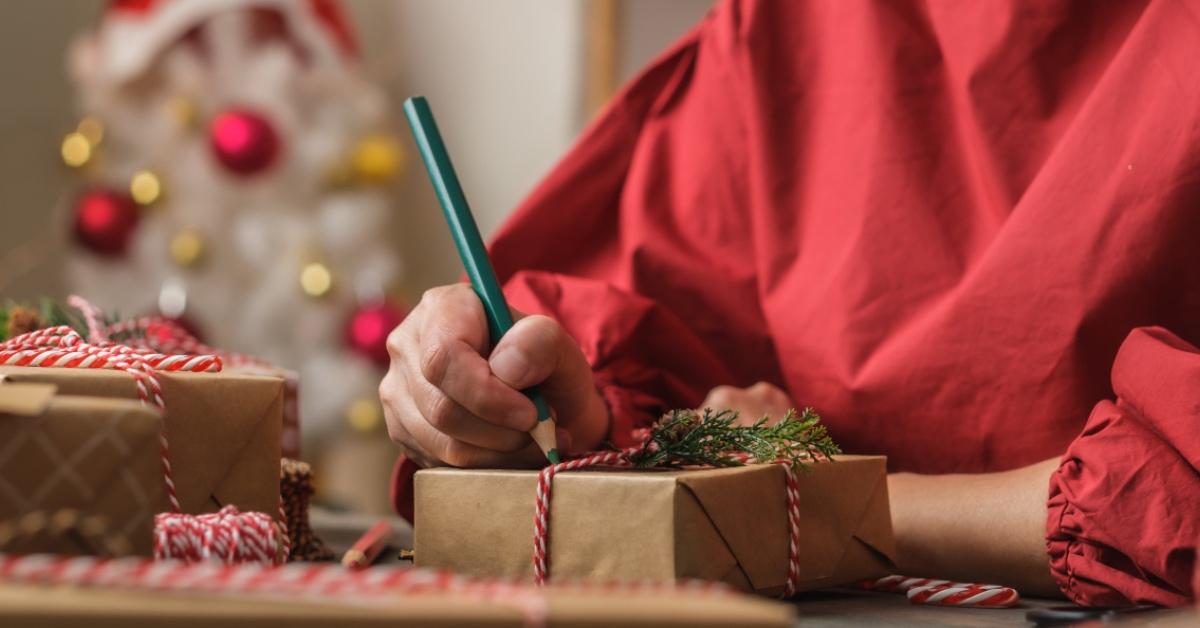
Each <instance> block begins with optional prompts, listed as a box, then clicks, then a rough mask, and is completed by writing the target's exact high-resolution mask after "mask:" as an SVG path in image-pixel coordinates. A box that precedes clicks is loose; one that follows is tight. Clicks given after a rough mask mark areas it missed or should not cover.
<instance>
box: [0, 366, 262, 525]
mask: <svg viewBox="0 0 1200 628" xmlns="http://www.w3.org/2000/svg"><path fill="white" fill-rule="evenodd" d="M0 376H2V377H3V378H4V379H6V380H7V381H9V382H15V383H44V384H53V385H54V386H55V387H56V388H57V390H58V393H59V394H64V395H73V396H87V397H106V398H113V399H127V400H135V399H137V398H138V396H137V387H136V384H135V383H134V380H133V378H132V377H130V375H129V374H127V373H124V372H121V371H115V370H107V369H70V368H27V367H9V366H4V367H0ZM158 377H159V380H160V381H161V383H162V396H163V399H164V400H165V402H166V414H165V416H164V421H165V425H166V429H167V440H168V443H169V446H170V460H171V467H172V470H173V475H174V480H175V487H176V492H177V494H178V496H179V501H180V505H181V506H182V508H183V511H184V512H185V513H188V514H200V513H206V512H214V511H216V510H218V509H220V508H221V506H225V505H230V504H232V505H234V506H237V507H238V508H239V509H240V510H242V511H243V512H246V511H258V512H264V513H267V514H269V515H271V516H273V517H278V512H279V460H280V428H281V423H282V408H283V399H284V395H283V380H282V379H280V378H278V377H266V376H256V375H245V374H228V373H168V372H160V373H159V374H158ZM161 479H162V474H161V470H160V472H159V480H160V481H161ZM163 510H165V508H164V509H163Z"/></svg>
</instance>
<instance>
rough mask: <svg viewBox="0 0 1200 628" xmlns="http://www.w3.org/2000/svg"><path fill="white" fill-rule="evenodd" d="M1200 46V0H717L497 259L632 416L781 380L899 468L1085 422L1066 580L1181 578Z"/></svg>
mask: <svg viewBox="0 0 1200 628" xmlns="http://www.w3.org/2000/svg"><path fill="white" fill-rule="evenodd" d="M1198 59H1200V9H1198V8H1197V7H1196V6H1195V5H1189V4H1187V3H1184V2H1180V1H1178V0H1154V1H1151V2H1148V3H1145V4H1141V3H1099V4H1096V3H1084V4H1080V3H1076V2H1068V1H1059V0H1032V1H1029V2H1009V3H998V2H986V3H961V2H950V1H945V2H943V1H934V0H930V1H926V2H920V1H915V0H914V1H904V2H900V1H893V2H881V3H867V2H857V1H854V2H849V1H847V2H761V3H759V2H749V1H747V2H736V1H733V2H727V3H724V4H721V5H719V6H718V7H717V8H716V9H714V11H713V12H712V13H711V14H710V15H709V17H708V18H707V19H706V20H705V21H704V22H703V23H701V24H700V25H699V26H698V27H697V28H696V29H695V30H694V31H693V32H691V33H690V34H688V35H687V36H686V37H684V38H683V40H682V41H680V42H679V43H678V44H677V45H675V46H674V47H673V48H672V49H671V50H669V51H668V52H667V53H666V54H664V55H663V56H662V57H661V58H660V59H659V60H658V61H657V62H656V63H654V64H653V65H652V66H651V67H650V68H649V69H648V70H646V71H645V72H644V73H643V74H642V75H641V76H640V77H639V78H638V79H637V80H636V81H634V82H633V83H632V84H631V85H630V86H629V87H628V88H627V89H626V90H625V91H624V92H623V93H622V94H621V95H620V96H619V97H618V98H617V99H616V100H615V102H614V103H613V104H612V105H611V106H610V107H609V108H608V110H607V111H606V112H605V113H604V114H603V115H602V116H600V118H599V119H598V120H597V121H596V122H595V123H594V124H593V125H592V126H591V127H590V128H589V129H588V130H587V131H586V132H585V133H584V134H583V136H582V138H581V139H580V140H579V142H578V143H577V145H576V146H575V147H574V148H573V149H572V150H571V151H570V153H568V154H567V155H566V157H565V158H564V159H563V160H562V162H561V163H560V164H559V165H558V166H557V167H556V168H555V169H554V170H553V171H552V172H551V174H550V175H549V177H548V178H547V179H546V180H545V181H544V182H542V183H541V185H539V186H538V188H537V189H536V190H535V191H534V192H533V193H532V195H531V196H530V197H529V198H528V199H527V200H526V201H525V203H524V204H523V205H522V206H521V207H520V208H519V209H518V210H517V211H516V213H515V214H514V215H513V217H512V218H511V220H510V221H509V222H508V224H507V225H506V226H505V227H504V228H503V229H502V230H501V232H500V233H499V235H498V236H497V237H496V239H495V242H494V245H493V249H492V253H493V259H494V261H495V264H496V268H497V270H498V272H499V274H500V276H501V279H503V280H506V281H507V286H506V291H507V294H508V295H509V297H510V299H511V302H512V304H513V305H514V307H517V308H519V309H524V310H527V311H538V312H544V313H549V314H551V315H553V316H554V317H556V318H557V319H558V320H559V321H561V322H562V323H563V325H564V326H566V328H567V329H568V330H569V331H570V332H571V333H572V334H573V335H574V336H575V338H576V339H578V341H579V342H580V344H581V345H582V347H583V348H584V352H585V353H586V355H587V356H588V357H589V359H590V360H591V361H592V364H593V365H594V367H595V371H596V376H597V379H598V383H599V386H600V388H601V390H602V392H603V394H604V396H605V398H606V400H607V401H608V403H609V406H610V408H611V410H612V413H613V419H614V428H613V429H614V432H613V434H612V436H613V438H614V439H615V440H616V441H617V442H618V443H620V442H628V439H629V438H631V436H630V432H631V430H632V429H633V428H635V427H637V426H641V425H644V424H645V423H647V422H648V421H651V420H652V419H653V418H655V417H656V416H657V415H658V414H659V413H660V412H661V411H662V410H664V409H666V408H671V407H688V406H694V405H696V404H698V403H699V402H700V401H701V400H702V399H703V397H704V395H705V393H706V392H707V391H708V390H709V389H710V388H712V387H714V386H716V385H719V384H734V385H742V386H746V385H750V384H752V383H754V382H756V381H759V380H762V381H768V382H771V383H774V384H776V385H778V386H780V387H782V388H783V389H785V390H786V391H788V392H789V393H790V395H791V396H792V398H793V399H795V400H796V401H797V403H800V404H803V405H811V406H813V407H814V408H816V409H817V410H818V411H819V412H820V413H821V415H822V416H823V417H824V420H825V422H826V423H827V424H828V426H829V429H830V432H831V433H832V435H833V437H834V438H835V439H836V440H837V441H838V442H839V443H840V444H841V445H842V447H843V449H845V450H847V451H848V452H855V453H883V454H886V455H887V456H888V457H889V461H890V465H891V468H892V470H894V471H917V472H924V473H944V472H974V471H996V470H1002V469H1009V468H1013V467H1018V466H1022V465H1026V464H1030V463H1033V462H1037V461H1039V460H1044V459H1046V458H1050V457H1053V456H1061V455H1063V452H1067V454H1066V456H1065V457H1064V458H1063V462H1062V466H1061V467H1060V469H1059V470H1058V471H1057V472H1056V474H1055V475H1054V477H1053V479H1052V481H1051V486H1050V501H1049V515H1050V516H1049V520H1048V548H1049V552H1050V556H1051V562H1052V566H1053V569H1054V572H1055V574H1056V576H1057V577H1058V579H1059V582H1060V584H1061V585H1062V587H1063V589H1064V591H1065V592H1066V593H1067V594H1068V595H1069V596H1071V597H1072V598H1073V599H1074V600H1076V601H1078V602H1082V603H1111V602H1126V601H1129V602H1138V603H1143V602H1149V603H1158V604H1167V605H1178V604H1183V603H1185V602H1186V601H1188V600H1191V599H1193V596H1194V592H1193V590H1192V578H1193V572H1194V569H1195V565H1196V560H1195V558H1196V546H1197V542H1198V541H1200V475H1198V471H1197V468H1198V467H1200V353H1198V352H1197V350H1196V348H1195V347H1193V346H1192V345H1189V344H1188V343H1186V342H1184V341H1183V340H1181V338H1188V339H1191V340H1193V341H1196V340H1200V307H1198V306H1200V245H1198V243H1197V242H1198V239H1200V141H1197V140H1198V139H1200V80H1197V76H1198V74H1197V70H1198V67H1200V66H1198V65H1197V60H1198ZM1151 325H1156V326H1161V327H1154V328H1146V327H1145V326H1151ZM1167 329H1169V330H1171V331H1170V332H1168V331H1166V330H1167ZM1172 332H1174V334H1172ZM1176 334H1177V335H1176ZM1123 342H1124V344H1123ZM1118 348H1120V353H1119V357H1116V356H1118ZM1115 357H1116V364H1115V366H1114V358H1115ZM1110 371H1111V372H1112V378H1111V379H1110ZM1114 395H1115V396H1117V397H1118V400H1117V401H1116V402H1115V403H1114V402H1112V401H1109V399H1112V398H1113V397H1114ZM1097 404H1099V405H1097ZM1093 406H1095V408H1094V410H1092V413H1091V418H1090V419H1089V409H1091V408H1092V407H1093ZM1081 431H1082V434H1081ZM916 575H934V576H935V575H936V574H916Z"/></svg>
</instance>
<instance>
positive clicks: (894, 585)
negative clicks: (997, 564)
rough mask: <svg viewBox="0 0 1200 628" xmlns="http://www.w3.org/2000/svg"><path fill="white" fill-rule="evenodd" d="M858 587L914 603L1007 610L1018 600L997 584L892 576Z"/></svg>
mask: <svg viewBox="0 0 1200 628" xmlns="http://www.w3.org/2000/svg"><path fill="white" fill-rule="evenodd" d="M860 585H861V586H862V588H864V589H868V590H872V591H886V592H889V593H905V594H906V595H907V596H908V600H909V601H910V602H912V603H913V604H930V605H937V606H971V607H979V608H1009V607H1012V606H1016V605H1017V603H1018V602H1020V601H1021V596H1020V594H1019V593H1017V590H1016V589H1013V588H1011V587H1004V586H1000V585H998V584H978V583H973V582H952V581H950V580H938V579H934V578H910V577H908V576H900V575H895V574H893V575H890V576H884V577H882V578H879V579H877V580H864V581H863V582H861V583H860Z"/></svg>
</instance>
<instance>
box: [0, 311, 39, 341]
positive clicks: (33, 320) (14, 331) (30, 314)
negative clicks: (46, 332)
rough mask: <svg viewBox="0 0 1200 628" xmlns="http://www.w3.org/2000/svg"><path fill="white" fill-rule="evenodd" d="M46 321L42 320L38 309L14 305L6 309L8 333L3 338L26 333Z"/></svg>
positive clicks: (36, 328)
mask: <svg viewBox="0 0 1200 628" xmlns="http://www.w3.org/2000/svg"><path fill="white" fill-rule="evenodd" d="M45 326H46V323H45V322H44V321H42V317H41V315H40V314H38V311H37V310H35V309H33V308H29V307H24V306H20V305H14V306H12V307H11V308H9V310H8V329H7V330H5V331H7V332H8V335H7V336H5V338H13V337H15V336H20V335H21V334H27V333H29V332H31V331H35V330H38V329H42V328H43V327H45Z"/></svg>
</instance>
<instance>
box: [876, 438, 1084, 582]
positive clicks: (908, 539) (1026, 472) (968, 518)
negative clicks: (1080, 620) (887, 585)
mask: <svg viewBox="0 0 1200 628" xmlns="http://www.w3.org/2000/svg"><path fill="white" fill-rule="evenodd" d="M1057 466H1058V459H1057V458H1055V459H1051V460H1046V461H1044V462H1039V463H1037V464H1034V465H1031V466H1028V467H1023V468H1021V469H1015V470H1013V471H1005V472H1001V473H982V474H971V475H968V474H955V475H916V474H911V473H895V474H892V475H890V476H888V492H889V494H890V498H891V503H892V527H893V528H894V530H895V534H896V546H897V553H898V555H899V556H898V558H897V563H898V564H897V568H898V570H899V572H900V573H902V574H905V575H909V576H918V577H935V578H945V579H951V580H961V581H972V582H991V583H996V584H1004V585H1007V586H1013V587H1016V588H1017V589H1018V590H1020V591H1021V592H1022V593H1024V594H1026V595H1038V596H1054V597H1058V596H1061V593H1060V592H1059V590H1058V587H1057V586H1056V585H1055V583H1054V580H1053V578H1052V577H1051V575H1050V567H1049V561H1048V558H1047V556H1046V542H1045V530H1046V495H1047V490H1048V486H1049V479H1050V474H1051V473H1052V472H1053V471H1054V469H1055V468H1057Z"/></svg>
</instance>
